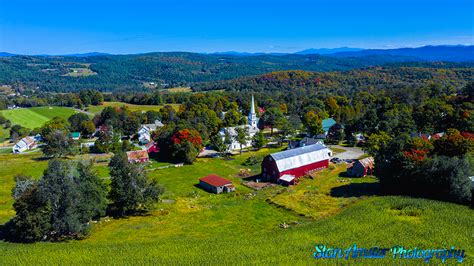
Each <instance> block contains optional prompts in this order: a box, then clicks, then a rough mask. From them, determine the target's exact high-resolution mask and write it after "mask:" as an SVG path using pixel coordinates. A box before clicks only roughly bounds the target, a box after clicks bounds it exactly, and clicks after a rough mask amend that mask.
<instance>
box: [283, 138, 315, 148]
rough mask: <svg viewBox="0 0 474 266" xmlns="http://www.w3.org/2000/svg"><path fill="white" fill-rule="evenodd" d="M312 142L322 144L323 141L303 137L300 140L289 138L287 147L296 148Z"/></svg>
mask: <svg viewBox="0 0 474 266" xmlns="http://www.w3.org/2000/svg"><path fill="white" fill-rule="evenodd" d="M314 144H323V142H322V140H320V139H315V138H308V137H304V138H303V139H301V140H290V142H289V143H288V149H296V148H301V147H305V146H309V145H314Z"/></svg>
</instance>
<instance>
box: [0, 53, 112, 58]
mask: <svg viewBox="0 0 474 266" xmlns="http://www.w3.org/2000/svg"><path fill="white" fill-rule="evenodd" d="M17 55H21V54H11V53H6V52H0V57H10V56H17ZM105 55H113V54H108V53H99V52H91V53H83V54H64V55H49V54H38V55H35V56H66V57H92V56H105Z"/></svg>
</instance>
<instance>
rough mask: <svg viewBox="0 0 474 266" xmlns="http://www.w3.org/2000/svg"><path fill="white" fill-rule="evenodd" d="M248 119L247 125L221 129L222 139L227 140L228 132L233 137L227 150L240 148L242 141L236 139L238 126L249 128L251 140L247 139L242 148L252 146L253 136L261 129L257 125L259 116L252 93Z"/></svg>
mask: <svg viewBox="0 0 474 266" xmlns="http://www.w3.org/2000/svg"><path fill="white" fill-rule="evenodd" d="M247 120H248V124H247V125H242V126H235V127H226V128H223V129H222V130H221V131H219V135H220V136H221V138H222V141H225V135H226V132H227V133H228V134H229V135H230V136H231V138H232V143H231V144H230V145H229V146H228V149H227V151H234V150H238V149H240V143H239V142H238V141H236V137H237V131H236V128H242V127H246V128H248V132H249V140H248V141H247V143H246V144H245V145H242V148H248V147H251V146H252V138H253V136H255V134H257V132H259V131H260V130H259V129H258V127H257V124H258V118H257V114H256V113H255V101H254V99H253V95H252V103H251V105H250V113H249V115H248V117H247Z"/></svg>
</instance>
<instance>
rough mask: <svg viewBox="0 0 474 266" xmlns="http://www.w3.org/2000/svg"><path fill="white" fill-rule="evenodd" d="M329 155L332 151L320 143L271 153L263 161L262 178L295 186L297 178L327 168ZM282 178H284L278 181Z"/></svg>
mask: <svg viewBox="0 0 474 266" xmlns="http://www.w3.org/2000/svg"><path fill="white" fill-rule="evenodd" d="M331 155H332V151H331V150H330V149H328V147H326V146H325V145H324V144H321V143H318V144H314V145H309V146H304V147H301V148H296V149H291V150H286V151H282V152H277V153H273V154H270V155H268V156H267V157H265V158H264V159H263V162H262V178H263V179H265V180H269V181H273V182H282V183H285V184H295V183H297V182H298V179H299V177H301V176H303V175H305V174H308V173H309V172H312V171H315V170H319V169H324V168H327V167H328V165H329V159H330V158H331ZM289 176H294V179H292V180H291V181H290V180H289ZM282 177H284V178H283V179H282V180H280V179H281V178H282Z"/></svg>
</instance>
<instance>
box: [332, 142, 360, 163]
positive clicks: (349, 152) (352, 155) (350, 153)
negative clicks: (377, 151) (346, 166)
mask: <svg viewBox="0 0 474 266" xmlns="http://www.w3.org/2000/svg"><path fill="white" fill-rule="evenodd" d="M331 147H335V148H338V149H343V150H346V151H344V152H341V153H338V154H336V155H334V156H333V157H337V158H340V159H343V160H354V159H358V158H360V157H361V156H362V155H364V154H365V153H364V151H363V150H362V149H361V148H359V147H342V146H339V145H330V146H329V148H331Z"/></svg>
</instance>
